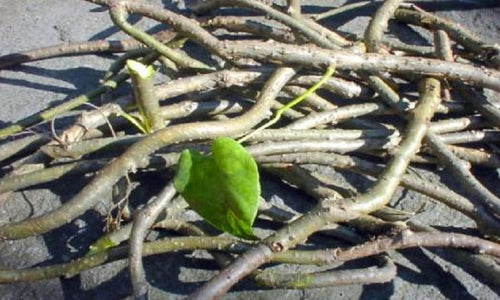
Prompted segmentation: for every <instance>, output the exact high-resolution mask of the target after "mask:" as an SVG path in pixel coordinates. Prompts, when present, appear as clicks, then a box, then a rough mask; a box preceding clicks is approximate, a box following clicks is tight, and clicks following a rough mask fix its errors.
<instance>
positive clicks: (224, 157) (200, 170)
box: [174, 137, 260, 239]
mask: <svg viewBox="0 0 500 300" xmlns="http://www.w3.org/2000/svg"><path fill="white" fill-rule="evenodd" d="M174 186H175V188H176V189H177V191H178V192H179V193H181V195H182V196H183V197H184V199H185V200H186V201H187V203H188V204H189V205H190V207H191V208H192V209H193V210H194V211H196V212H197V213H198V214H200V216H202V217H203V218H204V219H205V220H206V221H207V222H208V223H210V224H211V225H212V226H214V227H216V228H218V229H220V230H222V231H225V232H228V233H231V234H233V235H235V236H238V237H241V238H245V239H256V238H257V237H256V236H255V235H254V234H253V231H252V225H253V222H254V220H255V218H256V216H257V208H258V205H259V195H260V184H259V172H258V169H257V164H256V163H255V161H254V159H253V157H252V156H251V155H250V153H248V152H247V151H246V149H245V148H243V146H241V145H240V144H239V143H238V142H236V141H235V140H233V139H231V138H225V137H222V138H217V139H216V140H215V141H214V144H213V146H212V155H211V156H204V155H202V154H201V153H199V152H196V151H192V150H184V151H183V152H182V154H181V157H180V159H179V164H178V171H177V174H176V176H175V178H174Z"/></svg>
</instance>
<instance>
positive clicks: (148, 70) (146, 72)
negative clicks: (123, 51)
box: [127, 59, 154, 78]
mask: <svg viewBox="0 0 500 300" xmlns="http://www.w3.org/2000/svg"><path fill="white" fill-rule="evenodd" d="M127 68H128V69H129V70H130V72H134V73H135V74H137V75H139V76H140V77H141V78H148V77H151V76H153V74H154V68H153V66H151V65H150V66H146V65H144V64H142V63H140V62H138V61H136V60H133V59H128V60H127Z"/></svg>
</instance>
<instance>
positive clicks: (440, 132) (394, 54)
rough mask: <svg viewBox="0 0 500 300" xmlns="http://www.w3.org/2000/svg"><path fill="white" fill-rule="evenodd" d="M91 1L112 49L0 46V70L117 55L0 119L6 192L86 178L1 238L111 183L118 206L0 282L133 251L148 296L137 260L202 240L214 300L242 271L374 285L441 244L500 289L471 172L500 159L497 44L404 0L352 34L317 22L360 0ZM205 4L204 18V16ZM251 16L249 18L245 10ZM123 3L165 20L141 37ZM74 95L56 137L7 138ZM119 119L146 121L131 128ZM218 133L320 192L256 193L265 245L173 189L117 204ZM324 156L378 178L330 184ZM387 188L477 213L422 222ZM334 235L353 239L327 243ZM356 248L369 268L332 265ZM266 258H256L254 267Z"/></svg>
mask: <svg viewBox="0 0 500 300" xmlns="http://www.w3.org/2000/svg"><path fill="white" fill-rule="evenodd" d="M89 2H93V3H96V4H99V5H103V6H105V7H107V8H108V9H109V12H110V16H111V18H112V20H113V22H114V23H115V24H116V25H117V26H118V27H119V28H121V29H122V30H123V31H124V32H126V33H127V34H129V35H130V36H132V37H133V40H128V41H126V42H123V43H121V47H118V46H117V44H116V43H106V42H102V41H100V42H89V43H82V44H79V45H68V46H62V47H54V48H47V49H40V50H36V51H29V52H27V53H19V54H15V55H8V56H5V57H2V58H0V65H1V66H2V67H8V66H10V65H12V64H14V63H22V62H28V61H32V60H36V59H45V58H49V57H57V56H60V55H66V54H71V55H75V54H78V53H89V52H91V53H98V52H104V51H127V52H125V54H124V55H123V57H122V58H120V59H118V60H117V61H116V63H114V64H113V66H112V67H111V68H110V71H109V72H108V74H106V76H105V78H103V81H102V85H101V86H99V87H98V88H96V89H95V90H93V91H90V92H88V93H85V94H83V95H81V96H79V97H76V98H74V99H71V100H69V101H67V102H65V103H63V104H62V105H60V106H58V107H54V108H51V109H50V110H47V111H44V112H41V113H36V114H34V115H32V116H30V117H28V118H26V119H23V120H20V121H19V122H16V123H15V124H13V125H11V126H9V127H6V128H4V129H2V130H0V138H2V139H4V142H3V144H2V145H0V147H1V150H2V151H1V153H0V161H1V162H2V167H3V169H2V170H3V173H4V176H3V177H2V179H0V192H2V193H3V196H4V197H8V195H9V193H11V192H12V191H15V190H19V189H24V188H27V187H30V186H33V185H36V184H40V183H45V182H50V181H53V180H56V179H58V178H59V177H61V176H62V175H66V174H94V177H93V179H92V181H90V183H88V185H87V186H86V187H85V188H83V189H82V190H81V191H79V192H78V193H77V194H76V195H75V196H74V197H73V198H72V199H71V200H70V201H68V202H65V203H64V204H63V205H62V206H61V207H59V208H57V209H55V210H53V211H51V212H48V213H46V214H44V215H41V216H37V217H33V218H29V219H27V220H24V221H21V222H17V223H6V224H1V225H0V239H2V240H15V239H22V238H26V237H30V236H36V235H40V234H44V233H47V232H51V231H53V230H54V229H57V228H59V227H61V226H63V225H65V224H67V223H69V222H71V221H72V220H74V219H75V218H78V217H79V216H80V215H82V214H84V213H85V212H87V211H88V210H90V209H92V208H93V207H94V206H96V204H98V203H99V202H101V201H102V200H103V199H105V198H106V196H107V195H108V194H110V193H112V194H114V195H115V197H114V199H113V200H114V202H113V201H111V202H110V203H108V204H107V205H108V206H109V211H108V215H107V227H108V232H107V233H106V234H105V235H104V236H102V237H101V238H100V239H98V240H96V241H95V242H94V243H93V244H92V246H91V248H90V251H89V253H88V254H87V255H86V256H84V257H81V258H79V259H76V260H73V261H71V262H69V263H64V264H57V265H50V266H45V267H42V268H33V269H30V268H27V269H19V270H7V269H4V270H0V282H2V283H8V282H17V281H32V280H43V279H48V278H54V277H58V276H72V275H75V274H78V273H79V272H81V271H83V270H86V269H90V268H93V267H96V266H99V265H101V264H104V263H106V262H109V261H112V260H116V259H122V258H126V257H128V258H129V266H130V267H129V273H130V279H131V282H132V288H133V294H134V297H135V298H145V297H146V296H147V294H148V290H149V284H148V282H147V280H146V276H145V272H144V267H143V265H142V256H145V255H153V254H158V253H166V252H174V251H192V250H195V249H203V250H208V251H209V253H210V254H211V255H212V256H213V257H214V258H215V260H216V261H217V263H219V264H220V265H221V267H223V270H222V271H221V272H220V273H219V274H218V275H217V276H215V277H214V278H213V279H211V280H210V281H208V282H207V283H206V284H205V285H204V286H202V287H200V288H199V289H198V290H197V291H195V292H194V293H193V294H192V295H190V298H191V299H213V298H218V297H221V296H222V295H224V294H225V293H226V292H227V291H228V290H229V289H230V288H231V287H232V286H233V285H234V284H236V283H237V282H239V281H240V280H241V279H242V278H244V277H247V276H248V277H250V278H251V279H253V280H254V281H255V282H257V283H258V284H260V285H262V286H266V287H283V288H313V287H323V286H330V285H341V284H355V283H358V284H370V283H379V282H387V281H390V280H392V279H393V278H394V276H395V275H396V273H397V271H396V266H395V262H394V261H393V260H394V259H395V257H397V256H394V255H391V253H393V250H397V249H402V248H408V247H449V248H453V249H454V248H463V249H464V250H459V249H454V250H453V251H451V250H450V253H451V254H450V255H453V256H455V257H458V258H459V259H460V260H461V261H464V263H466V264H468V265H473V268H475V270H476V271H477V272H480V273H482V274H484V275H486V276H487V277H490V278H493V279H492V280H494V281H495V280H496V282H495V283H496V284H498V278H500V276H499V275H500V273H499V270H498V267H497V266H496V265H495V264H496V262H495V259H498V257H499V256H500V245H498V243H496V241H497V239H498V236H499V232H500V226H499V224H500V223H499V216H500V199H499V198H498V196H497V195H495V193H493V192H492V191H490V190H489V189H488V188H486V187H485V186H484V185H483V183H481V182H480V181H479V180H478V179H477V178H476V177H475V176H474V173H473V172H475V171H476V170H483V171H484V170H487V171H486V172H493V170H494V169H498V168H499V167H500V162H499V160H498V153H497V152H498V148H497V147H496V146H495V145H494V142H495V141H498V137H499V132H498V127H499V126H500V122H499V121H500V111H499V109H498V107H497V105H496V104H495V103H492V102H491V100H489V99H488V98H487V97H485V96H484V95H483V91H485V90H486V89H490V90H494V91H500V72H499V71H497V68H498V61H499V59H498V56H499V52H498V47H497V46H495V45H488V44H486V43H484V42H482V41H481V40H480V39H478V38H477V37H475V36H474V35H473V34H471V33H469V32H468V31H467V30H465V29H463V28H461V27H460V26H458V25H456V24H454V23H452V22H450V21H447V20H443V19H441V18H439V17H436V16H434V15H433V14H430V13H428V12H425V11H423V10H422V9H420V8H418V7H416V6H412V5H404V3H403V1H393V0H388V1H385V2H384V3H383V4H381V5H380V6H379V7H377V9H376V12H375V14H374V16H373V18H372V19H371V22H370V23H369V25H368V28H367V30H366V32H365V36H364V37H363V39H360V40H356V39H355V38H353V37H352V36H344V35H342V34H339V33H337V32H335V31H334V30H332V29H330V28H327V27H324V26H323V25H320V24H319V23H318V22H319V21H320V20H321V19H323V18H333V17H334V16H335V14H339V13H341V10H343V11H346V10H349V9H352V8H355V7H358V8H359V7H360V5H361V4H363V3H356V5H352V6H344V7H341V8H337V9H334V10H332V11H328V12H324V13H321V14H317V15H306V14H303V13H302V12H301V5H300V1H288V4H289V5H288V7H279V6H277V5H274V4H272V3H269V2H268V1H266V2H261V1H250V0H236V1H234V0H233V1H224V0H218V1H198V2H196V3H194V4H192V6H191V7H190V9H191V10H192V11H194V12H196V13H198V14H199V18H198V19H197V20H195V19H193V18H188V17H186V16H185V15H184V14H183V13H184V12H183V13H175V12H173V11H169V10H166V9H163V8H161V7H159V6H155V5H151V4H147V3H145V1H124V0H118V1H105V0H89ZM364 5H365V6H373V5H374V4H373V3H372V2H366V3H364ZM376 5H379V4H378V3H377V4H376ZM222 7H230V8H231V10H230V12H234V13H235V14H234V15H228V14H227V13H224V14H222V13H221V14H220V15H219V14H218V12H219V11H220V10H218V9H219V8H222ZM209 9H210V10H211V14H209V15H207V14H203V12H206V11H207V10H209ZM248 9H250V10H248ZM249 11H252V12H254V13H255V12H256V13H257V14H256V15H252V16H245V17H242V16H241V14H242V13H243V12H249ZM185 13H186V15H187V12H185ZM131 14H138V15H141V16H145V17H148V18H152V19H154V20H157V21H159V22H161V23H164V24H166V25H168V26H169V29H166V30H165V31H163V32H160V33H158V34H156V35H150V34H147V33H146V32H144V31H142V30H139V29H138V28H136V27H134V26H133V25H131V24H130V23H129V22H128V19H127V17H128V15H131ZM391 18H396V19H397V20H400V21H402V22H407V23H410V24H413V25H417V26H421V27H424V28H427V29H428V30H429V31H430V32H432V33H433V35H434V47H433V48H431V47H422V46H413V45H407V44H404V43H402V42H400V41H395V40H387V39H385V38H384V34H383V32H384V31H385V30H386V29H387V27H388V22H389V19H391ZM186 39H187V40H188V41H190V42H194V43H195V44H196V47H197V48H198V50H199V51H202V50H200V49H203V51H206V53H205V54H210V55H211V59H204V60H203V61H202V60H200V59H198V58H196V56H195V55H194V54H195V53H190V52H189V49H192V48H189V47H187V48H186V49H188V50H187V51H188V52H185V51H183V50H181V49H179V48H180V47H182V45H183V44H184V43H185V42H186ZM450 39H451V40H450ZM453 43H455V44H453ZM144 45H146V46H147V47H145V46H144ZM198 54H199V53H198ZM127 59H135V60H137V61H140V62H141V64H143V65H150V64H153V65H154V64H155V63H156V62H159V63H161V65H162V69H163V70H164V71H165V73H167V74H168V75H169V77H170V80H169V81H168V82H166V83H163V84H159V85H155V86H152V85H151V81H150V80H148V77H149V75H147V76H144V78H142V77H141V76H140V74H139V75H138V74H135V73H134V72H133V70H132V71H131V72H126V71H121V69H122V68H123V67H124V66H125V61H126V60H127ZM331 66H334V67H335V70H336V73H335V75H334V76H333V77H331V78H329V79H327V80H326V81H325V83H324V84H323V85H321V87H320V92H319V93H318V94H314V93H313V94H310V93H308V91H310V90H308V88H309V87H311V86H313V85H315V84H316V83H317V82H318V81H320V80H321V74H322V73H323V72H324V71H325V70H326V69H327V67H331ZM139 73H140V72H139ZM130 75H131V76H132V77H133V78H132V79H133V80H132V82H133V85H134V97H131V96H128V95H125V96H122V97H120V98H117V99H115V100H114V101H110V102H109V103H106V104H103V105H102V106H100V107H96V106H95V105H94V104H90V103H89V101H91V100H92V99H93V98H95V97H96V96H98V95H101V94H103V93H106V92H108V91H110V90H111V89H113V88H115V87H116V86H118V85H119V84H121V83H122V82H124V81H125V80H126V79H127V78H128V77H129V76H130ZM241 87H244V89H242V88H241ZM416 91H418V96H415V92H416ZM188 93H189V94H194V95H195V96H194V99H193V100H189V101H182V102H173V100H175V101H177V99H179V98H181V97H182V96H183V95H186V94H188ZM304 94H307V95H308V97H307V98H306V99H304V100H303V101H302V102H300V103H299V104H298V105H296V106H294V107H291V108H289V107H288V106H287V103H289V102H290V101H293V99H297V97H300V96H302V95H304ZM207 95H208V96H207ZM133 98H135V101H134V99H133ZM207 98H208V99H209V100H207ZM221 98H222V99H224V100H220V99H221ZM345 99H348V100H349V101H345ZM84 104H86V105H85V107H91V108H92V110H91V111H89V112H86V113H83V114H82V115H81V116H80V117H79V118H78V120H77V121H76V122H75V124H74V125H73V126H70V127H69V128H66V129H65V130H64V131H63V132H62V134H59V135H58V134H56V130H55V128H53V130H52V133H51V134H47V133H39V134H31V135H27V136H25V137H21V136H19V137H16V138H15V139H14V138H10V139H7V138H8V137H10V136H12V135H14V134H16V133H19V132H21V131H23V130H25V129H26V128H28V127H32V126H34V125H37V124H38V123H40V122H43V121H50V120H53V119H54V118H55V117H59V116H61V115H62V114H64V113H66V112H67V111H69V110H72V109H75V108H77V107H80V106H82V105H84ZM136 107H139V108H140V107H145V108H146V109H144V110H141V109H136ZM151 107H153V109H148V108H151ZM282 107H285V108H286V109H281V108H282ZM137 110H140V112H137ZM272 110H277V111H279V112H280V114H281V113H283V118H281V119H279V120H278V122H277V123H276V124H274V125H273V128H272V129H263V130H255V129H256V128H257V127H258V125H259V124H261V123H263V122H264V121H265V119H267V118H268V117H269V112H270V111H272ZM235 115H236V116H235ZM148 120H154V125H152V126H151V128H148V126H142V125H145V124H146V123H147V121H148ZM159 120H160V121H159ZM431 120H432V121H431ZM130 121H132V123H134V124H136V125H137V126H139V127H141V128H142V130H144V131H145V132H144V133H138V132H137V128H136V127H134V126H131V122H130ZM141 122H142V125H141V124H140V123H141ZM117 130H119V132H117ZM220 136H230V137H234V138H238V137H242V136H246V137H247V138H246V140H245V142H244V145H245V146H246V147H247V149H248V151H249V152H250V153H251V154H252V155H253V156H254V158H255V160H256V161H257V163H259V167H260V170H261V172H268V173H271V174H273V175H274V176H276V177H277V178H280V179H282V180H284V181H286V182H288V183H289V184H292V185H295V186H297V187H298V188H299V189H301V190H303V191H304V192H306V193H307V194H309V195H310V196H312V197H313V198H314V199H316V204H315V206H314V207H312V208H309V210H308V211H303V212H301V213H299V212H297V211H294V210H293V209H292V208H291V207H288V206H285V205H284V204H279V203H273V202H271V201H269V199H263V200H262V201H261V205H260V207H259V211H260V213H259V217H258V218H259V219H261V220H262V219H264V218H267V219H268V220H271V221H272V224H273V225H274V226H275V228H278V229H277V230H274V231H273V230H271V229H270V228H269V226H266V224H265V222H262V224H261V223H260V222H257V228H255V231H256V232H257V234H258V235H259V236H260V237H261V238H262V239H261V240H260V241H259V242H256V243H249V242H246V241H241V240H238V239H236V238H231V237H228V236H227V235H221V236H217V237H213V236H212V237H207V236H206V235H208V234H209V232H212V233H213V230H211V229H210V228H208V227H206V224H202V225H201V226H199V225H195V223H193V222H191V221H190V220H189V219H186V214H185V213H184V212H185V210H186V205H185V204H184V202H183V200H182V199H181V198H179V197H177V198H176V197H175V196H176V192H175V190H174V189H173V187H172V185H171V184H168V183H165V186H166V187H165V188H164V189H163V191H161V192H160V193H159V194H158V195H157V196H156V197H155V198H153V199H152V200H151V201H150V202H147V201H145V200H144V199H141V201H142V203H141V204H140V205H139V206H137V205H135V204H132V203H128V197H129V196H130V194H131V191H132V189H133V188H134V186H135V183H134V182H133V181H134V180H136V178H137V177H138V176H140V174H141V173H146V172H152V171H154V172H161V173H168V172H167V171H166V170H165V169H171V170H175V168H174V166H175V164H176V162H177V159H178V153H179V152H180V151H182V150H183V149H186V148H199V149H200V150H201V151H206V150H207V143H209V142H210V140H211V139H214V138H216V137H220ZM123 149H126V150H125V151H124V152H123ZM436 165H438V166H442V167H444V168H446V169H447V170H449V171H451V172H452V173H453V175H454V177H455V180H458V182H459V183H460V184H461V186H462V187H463V189H464V191H459V192H454V191H452V190H451V189H450V188H448V187H446V186H444V185H442V184H439V183H436V182H433V181H431V180H430V179H429V178H428V177H426V175H425V174H429V173H430V172H429V170H433V168H434V167H435V166H436ZM41 166H42V167H41ZM319 166H323V167H326V168H328V170H330V172H333V171H332V170H347V171H350V172H355V173H359V174H363V176H367V178H375V179H376V180H375V181H374V182H372V184H371V187H370V189H369V190H368V191H363V189H362V188H360V190H361V191H358V190H357V188H359V187H356V186H355V187H350V188H342V183H339V182H338V180H339V179H338V178H339V176H338V175H336V176H333V177H332V178H325V175H321V174H318V173H317V172H316V171H315V170H316V169H317V168H319ZM35 168H36V169H35ZM131 173H135V175H134V176H131ZM336 174H338V173H336ZM167 176H168V179H167V180H169V181H170V180H171V177H170V175H167ZM399 186H402V187H405V188H407V189H411V190H413V191H416V192H418V193H420V194H422V195H425V196H427V197H429V198H432V199H434V200H435V201H439V202H441V203H443V204H445V205H446V206H447V207H449V209H453V210H456V211H459V212H461V213H462V214H464V215H465V216H467V217H468V218H470V219H471V220H473V221H474V222H475V223H476V225H477V229H478V231H477V232H471V231H468V232H467V234H464V233H456V232H453V230H448V231H439V230H438V229H436V228H435V227H433V226H432V225H433V224H424V223H422V222H419V221H416V220H414V219H415V218H416V217H418V216H415V217H413V218H412V213H410V212H405V211H399V210H396V209H394V208H390V207H391V206H392V205H393V204H394V203H393V202H391V200H392V199H393V198H395V197H394V195H395V193H396V190H397V188H398V187H399ZM131 211H132V212H131ZM292 211H293V212H292ZM165 229H166V230H168V231H169V232H171V231H176V232H178V233H180V234H183V235H187V236H186V237H179V236H175V235H174V236H172V235H167V237H165V238H162V239H157V240H154V241H149V242H146V243H145V242H144V238H145V235H146V234H147V232H148V231H149V230H157V231H158V232H160V233H164V232H165ZM207 229H208V230H207ZM332 234H333V235H334V238H332V237H331V235H332ZM127 241H128V243H127ZM336 241H343V242H347V243H351V244H352V245H353V246H352V247H347V248H341V247H336V246H335V242H336ZM311 248H312V249H314V250H311ZM474 252H475V253H474ZM233 253H241V255H239V256H233V255H232V254H233ZM141 254H142V255H141ZM367 256H373V257H375V259H376V260H377V262H378V263H379V264H380V266H379V267H370V268H364V269H346V270H341V271H340V270H335V269H334V267H335V266H336V265H337V264H339V263H341V262H346V261H351V260H355V259H359V258H362V257H367ZM393 256H394V257H393ZM271 262H275V263H280V264H311V265H322V266H327V268H326V270H327V271H322V272H313V273H293V274H290V273H282V272H280V271H277V270H276V269H275V268H272V267H267V264H268V263H271ZM396 262H397V261H396ZM263 266H266V267H267V268H264V269H258V268H260V267H263ZM328 266H329V267H328ZM492 266H494V267H492ZM495 278H496V279H495Z"/></svg>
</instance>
